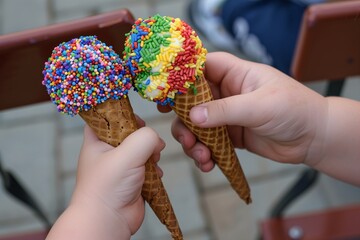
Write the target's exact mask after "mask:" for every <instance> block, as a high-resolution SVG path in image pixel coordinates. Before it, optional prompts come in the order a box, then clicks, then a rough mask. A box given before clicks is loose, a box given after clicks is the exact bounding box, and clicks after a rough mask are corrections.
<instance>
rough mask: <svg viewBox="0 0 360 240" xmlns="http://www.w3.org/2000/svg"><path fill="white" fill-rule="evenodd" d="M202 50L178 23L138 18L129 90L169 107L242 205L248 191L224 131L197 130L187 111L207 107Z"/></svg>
mask: <svg viewBox="0 0 360 240" xmlns="http://www.w3.org/2000/svg"><path fill="white" fill-rule="evenodd" d="M206 53H207V51H206V49H205V48H204V47H203V45H202V42H201V40H200V38H199V37H198V35H197V34H196V33H195V31H194V30H193V29H192V28H191V27H190V26H189V25H188V24H187V23H185V22H184V21H182V20H181V19H179V18H172V17H167V16H160V15H155V16H153V17H150V18H148V19H141V18H139V19H138V20H137V21H136V22H135V24H134V25H133V27H132V31H130V33H129V34H128V37H127V38H126V42H125V50H124V61H125V62H126V64H127V66H128V70H129V73H128V74H129V75H131V76H132V79H133V82H134V84H133V85H134V89H135V90H136V91H138V92H139V94H140V95H141V96H142V97H143V98H145V99H147V100H150V101H154V102H156V103H157V104H161V105H170V106H171V107H172V109H173V110H174V111H175V112H176V113H177V115H178V116H179V117H180V118H181V119H182V121H183V122H184V124H185V125H186V126H187V127H188V128H189V129H190V130H191V131H192V132H193V133H194V134H195V135H196V137H197V138H198V140H199V141H201V142H203V143H204V144H205V145H206V146H208V147H209V149H210V150H211V154H212V158H213V159H214V161H215V162H216V164H217V165H218V166H219V168H220V169H221V171H222V172H223V173H224V175H225V176H226V177H227V179H228V180H229V182H230V184H231V186H232V187H233V188H234V190H235V191H236V192H237V194H238V195H239V196H240V198H242V199H243V200H244V201H245V202H246V203H250V202H251V197H250V188H249V185H248V183H247V181H246V178H245V175H244V173H243V171H242V169H241V166H240V163H239V161H238V159H237V156H236V153H235V150H234V147H233V145H232V142H231V140H230V137H229V135H228V132H227V127H226V126H222V127H216V128H199V127H196V126H194V125H193V124H192V123H191V121H190V119H189V113H190V109H191V108H192V107H193V106H195V105H198V104H201V103H204V102H208V101H212V100H213V96H212V93H211V90H210V88H209V86H208V83H207V82H206V80H205V79H204V64H205V60H206Z"/></svg>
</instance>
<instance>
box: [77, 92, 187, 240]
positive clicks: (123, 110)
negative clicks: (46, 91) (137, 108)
mask: <svg viewBox="0 0 360 240" xmlns="http://www.w3.org/2000/svg"><path fill="white" fill-rule="evenodd" d="M79 115H80V116H81V117H82V118H83V119H84V121H85V122H86V123H87V124H88V125H89V126H90V127H91V128H92V129H93V130H94V131H95V133H96V135H97V136H98V138H99V139H100V140H102V141H104V142H106V143H108V144H110V145H112V146H114V147H116V146H118V145H120V143H121V142H122V141H123V140H124V139H125V138H126V137H127V136H128V135H130V134H131V133H132V132H134V131H136V130H137V128H138V127H137V122H136V118H135V115H134V113H133V109H132V107H131V104H130V101H129V99H128V98H122V99H120V100H112V99H109V100H107V101H105V102H104V103H101V104H99V105H97V106H95V107H93V108H92V109H90V110H88V111H83V112H80V113H79ZM141 194H142V196H143V198H144V199H145V201H146V202H147V203H148V204H149V205H150V207H151V208H152V209H153V211H154V212H155V214H156V216H157V217H158V218H159V220H160V221H161V222H162V223H163V224H164V225H165V226H166V227H167V229H168V230H169V231H170V233H171V235H172V237H173V239H176V240H178V239H179V240H180V239H183V238H182V233H181V230H180V227H179V224H178V222H177V219H176V216H175V213H174V210H173V208H172V205H171V202H170V200H169V197H168V195H167V192H166V190H165V188H164V185H163V183H162V181H161V178H160V177H159V175H158V174H157V171H156V166H155V164H154V161H153V160H152V159H151V158H150V159H149V160H148V161H147V162H146V164H145V181H144V185H143V187H142V193H141Z"/></svg>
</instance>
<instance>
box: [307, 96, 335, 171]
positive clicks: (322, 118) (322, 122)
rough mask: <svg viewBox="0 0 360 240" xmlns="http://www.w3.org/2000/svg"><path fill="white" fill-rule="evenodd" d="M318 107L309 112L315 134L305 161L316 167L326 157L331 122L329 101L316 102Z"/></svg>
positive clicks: (326, 99) (323, 99)
mask: <svg viewBox="0 0 360 240" xmlns="http://www.w3.org/2000/svg"><path fill="white" fill-rule="evenodd" d="M314 105H315V106H316V107H315V108H314V110H313V111H311V112H310V113H309V119H310V120H309V124H310V125H312V128H313V135H312V138H311V142H310V145H309V148H308V151H307V155H306V157H305V160H304V163H305V164H306V165H308V166H310V167H315V166H317V165H318V164H320V162H321V161H322V160H323V159H324V156H325V153H326V152H325V145H326V139H327V129H328V124H329V101H328V98H325V97H322V100H321V101H319V102H318V103H316V104H314Z"/></svg>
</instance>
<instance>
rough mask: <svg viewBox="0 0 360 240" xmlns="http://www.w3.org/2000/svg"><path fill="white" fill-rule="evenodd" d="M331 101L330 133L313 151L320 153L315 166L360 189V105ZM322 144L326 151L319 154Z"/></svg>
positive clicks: (327, 133) (328, 127)
mask: <svg viewBox="0 0 360 240" xmlns="http://www.w3.org/2000/svg"><path fill="white" fill-rule="evenodd" d="M327 101H328V121H327V124H326V131H325V133H324V135H323V136H322V134H319V136H320V138H319V139H318V142H316V141H314V144H313V145H314V146H313V147H314V148H315V149H314V150H312V152H316V153H318V154H315V155H316V156H319V157H318V159H319V161H318V162H317V163H316V164H314V165H313V167H314V168H316V169H317V170H319V171H321V172H324V173H326V174H329V175H331V176H333V177H336V178H338V179H341V180H343V181H346V182H349V183H352V184H355V185H358V186H360V102H358V101H354V100H350V99H346V98H340V97H329V98H327ZM324 124H325V123H324ZM320 142H322V143H323V144H322V147H321V149H322V151H317V150H316V148H317V147H316V145H318V144H319V143H320ZM310 156H311V154H310V155H309V157H310Z"/></svg>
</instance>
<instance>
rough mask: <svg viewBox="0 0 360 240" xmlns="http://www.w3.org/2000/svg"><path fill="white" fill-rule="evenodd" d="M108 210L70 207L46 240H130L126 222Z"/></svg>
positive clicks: (78, 206) (77, 206) (79, 206)
mask: <svg viewBox="0 0 360 240" xmlns="http://www.w3.org/2000/svg"><path fill="white" fill-rule="evenodd" d="M119 219H120V218H119V216H117V215H116V214H115V213H114V212H111V211H110V209H106V208H97V207H96V206H95V207H90V208H89V207H88V206H81V205H70V206H69V207H68V208H67V209H66V210H65V212H64V213H63V214H62V215H61V216H60V218H59V219H58V220H57V221H56V223H55V224H54V226H53V227H52V229H51V231H50V233H49V235H48V236H47V238H46V240H57V239H59V240H63V239H79V240H82V239H84V240H91V239H94V240H95V239H96V240H98V239H104V240H113V239H114V240H115V239H116V240H129V239H130V237H131V233H130V230H129V227H128V226H127V223H126V221H122V220H121V219H120V220H119Z"/></svg>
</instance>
